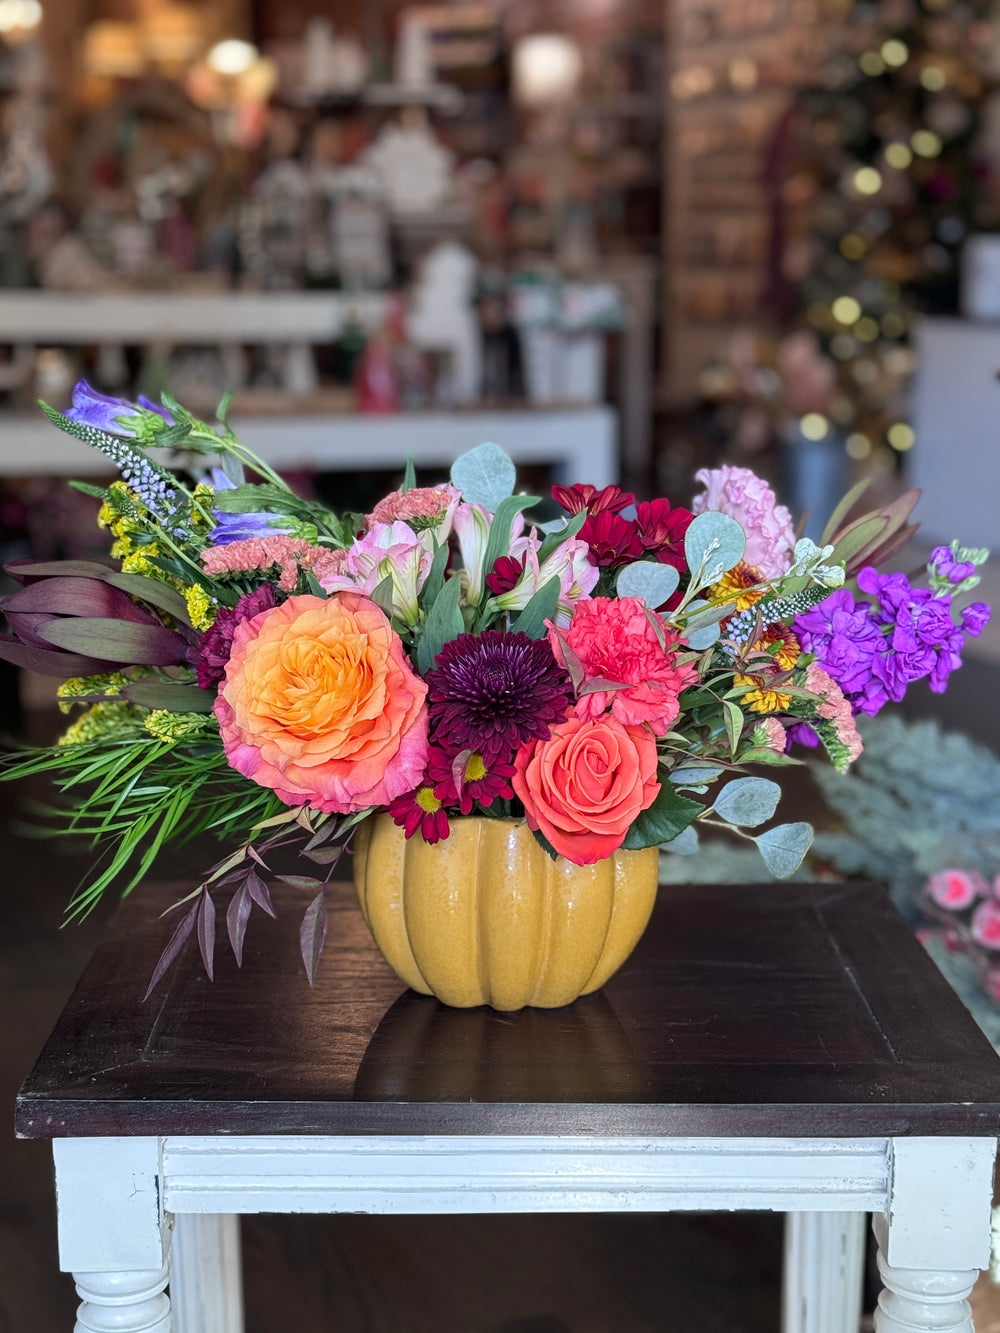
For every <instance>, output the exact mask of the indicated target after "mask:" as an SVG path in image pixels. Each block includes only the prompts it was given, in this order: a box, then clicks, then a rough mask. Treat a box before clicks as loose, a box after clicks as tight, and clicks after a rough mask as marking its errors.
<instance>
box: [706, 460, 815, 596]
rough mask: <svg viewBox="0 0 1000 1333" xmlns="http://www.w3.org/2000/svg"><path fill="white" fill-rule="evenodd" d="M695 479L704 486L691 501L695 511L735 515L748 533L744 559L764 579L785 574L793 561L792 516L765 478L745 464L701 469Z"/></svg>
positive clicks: (793, 534) (733, 516)
mask: <svg viewBox="0 0 1000 1333" xmlns="http://www.w3.org/2000/svg"><path fill="white" fill-rule="evenodd" d="M695 480H696V481H700V482H701V484H702V485H703V486H704V487H705V490H704V492H703V493H702V494H701V495H696V496H695V497H694V500H693V501H692V504H691V509H692V511H693V512H694V513H695V514H702V513H704V512H705V510H707V509H714V510H717V511H718V512H719V513H722V514H728V515H729V516H730V518H735V519H736V521H737V523H739V524H740V526H741V527H742V529H743V531H744V532H745V533H746V537H747V546H746V551H745V552H744V556H743V559H744V560H745V561H746V562H747V564H749V565H755V566H756V567H757V569H759V570H760V572H761V573H762V574H763V575H764V577H765V578H768V579H774V578H778V577H779V575H781V574H784V573H785V571H786V570H787V569H788V567H789V565H790V564H791V563H792V555H793V552H794V550H795V530H794V528H793V526H792V516H791V514H790V513H789V512H788V510H787V509H786V508H785V506H784V505H780V504H778V503H777V501H776V499H775V495H774V492H773V491H772V490H771V488H770V486H768V484H767V482H766V481H762V480H761V478H760V477H758V476H756V475H755V473H753V472H751V471H750V470H749V468H745V467H728V466H726V467H720V468H702V469H701V471H700V472H696V473H695Z"/></svg>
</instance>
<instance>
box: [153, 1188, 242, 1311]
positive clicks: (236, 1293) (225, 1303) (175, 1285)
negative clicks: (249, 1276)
mask: <svg viewBox="0 0 1000 1333" xmlns="http://www.w3.org/2000/svg"><path fill="white" fill-rule="evenodd" d="M170 1305H171V1308H172V1310H173V1316H174V1323H173V1328H172V1330H171V1333H243V1273H242V1266H241V1262H240V1219H239V1218H238V1217H237V1216H236V1215H235V1214H232V1213H177V1214H176V1215H175V1217H174V1238H173V1242H172V1244H171V1247H170Z"/></svg>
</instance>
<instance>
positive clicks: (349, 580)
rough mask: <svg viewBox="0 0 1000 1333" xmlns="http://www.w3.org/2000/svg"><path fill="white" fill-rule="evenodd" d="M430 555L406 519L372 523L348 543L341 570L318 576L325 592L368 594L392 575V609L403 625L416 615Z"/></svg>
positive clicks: (416, 617) (428, 570) (414, 622)
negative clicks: (362, 533) (366, 529)
mask: <svg viewBox="0 0 1000 1333" xmlns="http://www.w3.org/2000/svg"><path fill="white" fill-rule="evenodd" d="M432 559H433V556H432V554H431V552H430V551H429V550H428V549H427V545H426V544H425V543H424V542H422V541H421V540H420V537H419V536H418V535H417V533H415V532H414V531H413V529H412V528H411V527H410V526H409V524H407V523H402V522H397V523H374V524H373V525H372V527H371V528H370V529H369V530H368V532H366V533H365V535H364V536H363V537H359V538H358V540H357V541H356V542H355V543H354V545H353V546H350V547H348V551H347V560H346V562H345V564H344V571H343V573H342V574H332V575H328V576H327V577H326V578H321V579H320V585H321V587H322V588H323V590H324V591H325V592H361V593H364V594H366V596H369V597H370V596H371V595H372V593H373V592H374V591H375V589H376V588H377V587H378V585H379V584H380V583H381V582H382V580H383V579H385V578H386V577H389V578H391V579H392V613H393V615H394V616H396V617H398V618H399V619H400V620H402V621H403V622H404V623H405V624H407V625H415V624H416V623H417V620H418V619H419V616H420V609H419V606H418V603H417V598H418V596H419V594H420V589H421V588H422V587H423V586H424V583H425V581H426V579H427V575H428V574H429V573H430V568H431V561H432Z"/></svg>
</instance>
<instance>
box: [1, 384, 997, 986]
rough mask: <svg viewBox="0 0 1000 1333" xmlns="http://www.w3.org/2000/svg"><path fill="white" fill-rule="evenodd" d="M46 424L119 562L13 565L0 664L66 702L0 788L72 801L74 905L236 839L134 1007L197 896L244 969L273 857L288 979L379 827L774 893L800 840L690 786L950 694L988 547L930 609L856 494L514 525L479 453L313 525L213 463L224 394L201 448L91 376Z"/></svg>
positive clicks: (841, 758)
mask: <svg viewBox="0 0 1000 1333" xmlns="http://www.w3.org/2000/svg"><path fill="white" fill-rule="evenodd" d="M43 408H44V410H45V411H46V413H47V415H48V416H49V418H50V419H51V420H52V421H53V423H54V424H55V425H56V426H58V427H60V428H61V429H63V430H65V431H67V432H69V433H70V434H71V435H74V436H76V437H77V438H79V439H81V440H83V441H85V442H86V443H88V444H90V445H92V446H94V447H95V448H97V449H99V450H100V451H101V452H102V453H103V454H104V455H105V456H106V457H107V458H108V459H109V460H110V461H111V462H113V463H114V464H115V465H116V466H117V468H118V470H119V471H120V474H121V479H120V480H118V481H115V482H112V484H111V485H110V486H108V487H106V488H97V487H88V486H84V485H82V484H81V483H75V484H76V485H77V486H78V488H79V489H82V490H85V491H88V492H89V493H92V494H95V495H97V496H99V498H100V499H101V502H102V508H101V516H100V522H101V523H102V524H103V525H104V526H106V527H107V528H109V529H110V532H111V534H112V536H113V538H114V546H113V548H112V555H111V558H110V559H109V560H107V561H80V560H76V561H56V562H40V561H31V560H28V561H16V562H13V563H12V564H10V565H8V566H7V572H8V573H9V574H10V575H11V576H12V577H13V578H14V579H16V580H17V581H18V582H19V583H20V584H21V585H22V587H21V588H20V590H19V591H17V592H15V593H13V594H11V595H9V596H7V597H5V598H3V599H0V607H2V610H3V612H4V615H5V617H6V620H7V623H8V627H9V633H8V634H7V635H6V636H5V637H3V639H2V640H0V655H2V656H3V657H5V658H6V659H7V660H9V661H11V662H14V663H17V664H19V665H22V666H25V667H28V668H30V669H33V670H36V671H42V672H48V673H51V674H53V675H57V676H60V677H63V678H64V683H63V684H62V685H61V686H60V690H59V693H60V697H61V700H62V703H63V705H64V706H65V707H66V708H67V709H69V708H71V707H73V706H76V705H79V706H81V707H82V708H83V710H84V711H83V712H82V714H81V715H80V716H79V717H78V718H77V720H75V721H74V722H73V723H72V724H71V725H70V727H69V729H68V731H67V732H66V734H65V735H64V736H63V737H62V738H61V740H60V742H59V743H58V744H57V745H56V746H54V747H52V748H50V749H44V750H38V751H31V752H28V753H27V754H26V755H18V756H14V757H13V759H12V760H11V761H10V762H9V763H8V764H7V766H6V769H5V772H4V776H7V777H16V776H24V775H27V774H32V773H39V772H46V773H50V774H52V775H53V776H54V778H55V781H56V784H57V786H58V787H59V788H60V790H61V791H62V793H63V794H64V795H65V796H67V797H68V798H69V799H70V801H71V802H72V810H71V813H70V815H69V818H68V819H66V820H65V821H64V822H63V824H62V825H61V829H62V831H66V832H70V833H75V834H83V835H86V836H87V837H89V838H91V839H93V840H94V841H95V843H97V844H98V845H99V846H101V847H105V848H106V849H107V854H106V859H105V861H104V863H103V864H99V865H98V868H97V870H96V871H95V875H94V878H93V880H92V881H91V882H90V883H89V884H87V885H86V886H84V888H82V889H81V891H80V892H79V893H78V894H77V895H76V897H75V898H74V900H73V902H72V904H71V908H70V910H71V914H72V913H80V912H84V911H86V910H88V909H89V908H90V907H91V906H92V905H93V904H94V903H95V902H96V901H97V900H98V899H99V897H100V896H101V894H102V893H103V892H104V891H105V889H106V888H107V887H108V886H109V885H110V884H112V883H114V882H120V883H122V885H123V889H124V891H125V892H128V891H129V890H130V889H131V888H132V887H134V886H135V884H137V883H138V882H139V880H140V879H141V878H142V877H143V875H145V873H146V872H147V871H148V869H149V868H150V866H151V865H152V863H153V861H154V860H155V858H156V856H157V855H158V853H159V852H160V850H161V849H162V848H163V847H164V846H165V845H166V844H168V843H170V842H172V841H175V840H178V839H184V838H189V837H191V836H193V835H195V834H198V833H202V832H205V831H212V832H214V833H215V834H217V835H219V836H220V837H228V838H231V839H235V841H236V842H237V844H238V845H237V846H236V847H235V849H234V850H232V851H231V852H230V853H228V854H227V855H226V856H224V857H223V859H222V860H220V861H219V862H218V864H216V865H215V866H214V867H212V868H211V869H210V871H209V872H208V874H207V875H206V877H205V879H204V881H203V882H202V883H201V884H200V885H199V886H198V887H197V888H196V889H195V890H194V891H193V893H192V894H191V895H190V896H189V897H188V898H186V899H184V900H183V901H182V902H181V903H179V904H176V909H177V910H178V912H179V913H180V916H179V920H178V924H177V926H176V928H175V930H174V933H173V936H172V937H171V939H170V941H169V943H168V945H167V947H166V949H165V950H164V953H163V956H162V957H161V959H160V963H159V964H158V966H157V969H156V971H155V973H154V976H153V979H152V982H151V987H152V985H155V983H156V982H157V981H158V979H159V977H160V976H162V975H163V972H164V971H165V970H166V968H167V967H168V966H169V964H170V963H171V962H172V961H173V959H174V958H175V957H176V956H177V954H178V952H179V951H180V949H181V947H182V945H183V944H184V942H185V940H186V939H187V938H188V937H189V936H190V935H191V934H193V933H196V934H197V938H198V941H199V944H200V946H201V952H202V957H203V959H204V962H205V966H206V968H207V970H208V971H209V974H210V975H211V971H212V956H213V948H214V940H215V920H216V906H215V901H214V899H213V896H212V895H213V893H214V892H216V891H218V890H220V889H224V890H226V891H227V892H228V893H229V894H230V900H229V905H228V909H227V926H228V933H229V938H230V942H231V944H232V948H233V951H234V953H235V955H236V958H237V961H239V960H240V958H241V956H242V949H243V941H244V936H245V931H246V928H247V921H248V918H249V917H250V915H251V912H252V909H253V908H254V907H255V906H256V907H257V908H259V909H260V910H262V911H264V912H265V913H271V914H272V915H273V911H274V909H273V906H272V903H271V899H270V895H269V892H268V888H267V883H266V880H265V875H268V874H270V870H269V867H268V857H269V856H271V854H272V853H274V852H276V851H277V849H279V848H282V847H292V848H295V849H297V850H298V851H300V853H301V855H302V857H303V858H304V859H305V860H306V861H308V862H309V863H310V867H314V868H315V873H313V874H295V875H286V876H281V878H283V879H285V880H286V881H287V882H289V883H291V884H293V885H295V886H297V887H299V888H301V889H303V890H307V891H308V892H309V893H310V904H309V907H308V908H307V910H306V912H305V915H304V919H303V926H302V949H303V956H304V958H305V962H306V969H307V972H308V973H309V975H310V978H311V977H312V975H313V972H314V969H315V966H316V962H317V959H318V957H319V953H320V951H321V949H322V945H323V939H324V934H325V898H324V892H325V885H326V883H327V882H328V881H329V879H330V877H331V875H332V873H333V870H334V868H335V866H336V864H337V862H338V860H339V858H340V856H341V855H342V853H343V851H344V849H345V847H346V846H347V845H348V843H349V841H350V837H351V833H352V830H354V829H355V828H356V827H357V826H358V824H359V823H360V822H361V821H362V820H365V819H367V818H369V817H370V816H372V815H373V814H375V813H377V812H388V813H389V815H391V817H392V818H393V819H394V820H395V821H396V823H397V824H399V825H401V826H402V827H403V829H404V830H405V833H406V836H408V837H421V838H423V839H425V840H426V841H427V842H430V843H433V842H435V841H438V840H440V839H443V838H446V837H447V836H448V833H449V827H450V823H451V821H453V820H454V819H456V818H460V817H462V816H465V815H469V814H472V813H477V814H485V815H487V816H506V817H516V818H523V819H524V820H526V821H527V823H528V825H529V827H530V828H531V829H532V831H533V832H534V834H535V836H536V838H537V839H538V840H539V842H540V843H541V844H542V845H543V846H544V847H545V848H546V849H547V850H548V851H549V853H550V854H552V855H554V856H555V855H559V856H564V857H566V858H568V859H569V860H571V861H573V862H575V863H576V864H581V865H583V864H590V863H593V862H595V861H597V860H600V859H602V858H604V857H607V856H609V855H611V854H612V853H613V852H615V851H616V850H617V849H619V848H625V849H630V848H635V849H638V848H643V847H649V846H654V845H658V844H672V845H673V846H676V847H678V848H680V847H682V846H683V845H684V843H685V840H687V841H688V842H689V841H690V839H691V838H692V837H693V836H694V835H693V827H694V825H695V823H696V821H708V822H710V823H711V822H716V823H719V822H721V823H724V824H725V825H726V826H727V827H729V828H730V829H732V830H733V831H735V832H737V833H738V834H739V835H740V836H742V837H745V838H749V839H751V840H752V841H753V842H755V843H756V845H757V847H758V848H759V850H760V852H761V854H762V855H763V858H764V861H765V863H766V864H767V866H768V868H769V870H770V871H771V872H772V873H774V874H776V875H778V876H785V875H789V874H792V873H793V872H794V871H795V869H796V867H797V866H798V865H799V863H800V861H801V860H802V857H803V856H804V854H805V852H806V850H807V848H808V846H809V843H810V840H811V837H812V830H811V828H810V827H809V826H808V825H806V824H786V825H778V826H772V827H771V828H768V829H766V830H764V831H763V832H760V833H755V834H751V833H745V832H744V830H745V829H754V828H760V827H761V826H762V825H764V824H766V823H768V822H769V821H770V819H771V817H772V816H773V814H774V812H775V809H776V806H777V801H778V797H779V795H780V789H779V788H778V786H777V784H775V783H773V782H771V781H769V780H767V779H765V778H762V777H758V776H751V777H737V778H736V779H735V780H732V781H728V782H725V783H723V784H722V785H721V786H720V787H719V788H718V789H717V790H715V794H714V796H710V795H709V794H710V793H712V792H713V789H715V784H716V783H718V782H719V781H720V779H723V778H725V777H728V776H731V775H733V774H739V773H741V772H742V771H743V770H744V769H745V768H746V767H748V766H752V765H756V764H763V765H781V764H790V763H795V762H798V760H797V759H796V758H795V757H794V755H793V754H790V753H789V750H790V748H791V746H792V744H793V743H794V742H795V741H804V742H806V743H807V744H811V745H813V746H818V745H822V746H823V747H824V749H825V751H826V753H827V754H828V756H829V758H830V759H831V761H832V763H833V765H834V766H835V767H836V768H837V769H838V770H843V769H845V768H846V767H847V766H848V765H849V764H850V763H851V762H852V760H853V759H854V758H856V756H857V755H858V753H859V752H860V750H861V741H860V738H859V736H858V732H857V728H856V726H855V716H856V714H858V713H859V712H865V713H874V712H877V711H878V710H879V709H880V708H881V707H882V706H883V705H884V704H885V703H886V702H888V701H889V700H897V699H899V698H900V697H901V695H902V692H903V691H904V690H905V688H906V686H907V684H908V683H909V682H911V681H912V680H916V679H919V678H921V677H926V676H929V677H930V681H931V686H932V688H934V689H941V688H943V687H944V684H945V681H946V678H947V677H948V675H949V673H950V672H951V671H952V670H954V669H955V668H956V667H957V666H959V665H960V653H961V649H962V646H963V643H964V638H965V636H966V635H967V634H977V633H979V632H980V630H981V629H982V627H983V625H984V624H985V623H986V620H987V617H988V610H987V608H986V607H985V606H983V605H981V604H973V605H972V606H968V607H966V608H965V610H963V611H962V612H961V614H960V615H957V614H956V612H955V611H954V609H953V607H952V598H953V596H954V595H955V594H956V593H957V592H964V591H966V590H967V589H968V588H969V587H971V586H972V585H973V583H974V582H975V580H976V576H975V565H976V564H977V563H979V562H980V561H981V560H983V559H985V552H965V551H962V550H960V549H959V548H958V547H957V546H956V547H952V548H939V549H938V550H937V551H935V553H934V555H933V557H932V560H931V564H930V566H929V567H928V571H927V573H928V586H927V587H919V588H917V587H914V586H913V584H912V583H911V582H910V581H909V579H908V578H906V576H904V575H901V574H888V575H887V574H880V573H879V572H878V568H877V567H878V565H879V564H880V563H882V562H883V561H884V560H886V559H888V557H889V556H891V555H892V554H894V553H895V552H896V551H897V550H899V549H900V548H901V547H902V546H903V545H904V544H905V543H906V541H907V540H908V539H909V537H910V536H911V534H912V532H913V530H914V529H913V527H912V526H911V525H910V524H909V523H908V518H909V515H910V512H911V511H912V508H913V506H914V503H915V501H916V493H909V494H907V495H905V496H903V497H901V498H900V499H899V500H897V501H896V502H894V503H893V504H889V505H886V506H883V507H882V508H880V509H878V510H876V511H874V512H872V513H868V514H864V515H862V516H861V517H859V518H853V519H852V518H851V517H850V515H851V512H852V509H853V507H854V506H855V504H856V502H857V500H858V498H859V494H860V491H859V490H858V489H857V488H856V489H855V491H853V492H851V493H850V494H849V495H848V496H846V497H845V499H844V501H843V502H842V504H841V505H840V506H838V508H837V510H836V511H835V513H834V514H833V515H832V516H831V518H830V521H829V523H828V525H827V529H826V531H825V533H824V534H823V538H822V541H821V543H820V544H818V545H817V544H815V543H813V542H812V541H809V540H798V541H797V540H796V538H795V533H794V530H793V526H792V520H791V516H790V515H789V513H788V511H787V510H786V509H785V508H784V507H783V506H781V505H778V504H777V503H776V500H775V497H774V495H773V493H772V492H771V490H770V489H769V488H768V487H767V485H766V484H765V483H764V482H763V481H761V480H760V479H759V478H757V477H755V476H754V475H753V474H752V473H750V472H748V471H746V470H744V469H740V468H731V467H724V468H721V469H717V470H713V471H704V472H700V473H699V474H698V480H699V481H700V482H701V483H702V485H703V490H702V492H701V493H700V494H699V495H698V496H697V497H696V499H695V501H694V502H693V505H692V508H691V509H690V510H688V509H684V508H681V507H678V506H673V505H671V504H670V503H669V502H668V501H667V500H665V499H657V500H653V501H648V502H641V503H638V504H636V503H635V501H634V497H633V496H631V495H628V494H626V493H624V492H622V491H621V490H619V489H618V488H617V487H614V486H608V487H605V488H604V489H602V490H596V489H595V488H594V487H592V486H587V485H571V486H561V485H560V486H555V487H554V488H553V492H552V495H553V499H554V501H555V504H556V509H557V517H556V518H554V519H553V520H551V521H549V522H544V523H540V522H538V521H535V520H534V519H533V518H532V516H531V513H530V511H531V510H533V509H534V508H536V507H537V505H538V504H539V501H538V499H537V498H535V497H531V496H526V495H521V494H516V493H515V472H514V467H513V464H512V463H511V461H510V459H509V458H508V457H507V455H506V454H505V453H503V451H502V450H500V449H499V448H497V447H496V446H494V445H480V446H479V447H478V448H475V449H472V450H471V451H470V452H469V453H467V454H465V455H463V456H462V457H461V458H459V459H458V460H456V462H455V464H454V465H453V467H452V469H451V480H450V482H449V483H448V484H445V485H438V486H430V487H426V486H417V485H416V478H415V475H414V471H413V468H412V465H408V466H407V469H406V475H405V479H404V481H403V485H402V486H401V488H400V489H399V490H398V491H396V492H394V493H392V494H391V495H388V496H386V497H385V498H384V499H383V500H381V501H380V502H379V503H378V504H377V505H376V506H375V508H374V510H373V511H372V512H371V513H370V514H368V515H361V514H350V513H348V514H341V515H338V514H335V513H333V512H331V511H330V510H329V509H328V508H326V507H325V506H323V505H321V504H319V503H317V502H315V501H306V500H302V499H300V498H299V497H297V496H296V495H295V494H294V493H293V492H292V491H291V490H290V489H289V487H288V486H287V485H286V484H285V482H284V481H283V480H282V479H281V478H280V477H279V476H278V475H277V474H275V473H274V472H273V471H272V470H271V468H270V467H269V466H268V465H267V464H266V463H265V462H264V461H263V460H261V459H260V458H258V457H256V456H255V455H253V454H252V453H251V452H250V451H249V450H248V449H246V448H245V447H244V446H243V445H242V444H241V443H240V441H239V440H238V438H237V437H236V436H235V434H234V433H233V431H232V430H231V429H230V427H229V426H228V424H227V421H226V411H227V403H226V402H225V401H224V402H223V403H222V404H221V405H220V408H219V412H218V426H217V427H213V426H211V425H209V424H207V423H205V422H203V421H200V420H198V419H197V418H195V417H194V416H192V415H191V414H190V413H189V412H187V411H186V410H185V409H184V408H183V407H182V406H181V405H180V404H179V403H178V402H177V401H176V400H175V399H174V398H173V397H172V396H170V395H168V394H165V395H164V396H163V404H162V406H160V407H157V406H155V405H154V404H152V403H150V402H148V401H147V400H144V399H140V401H139V402H138V403H131V402H126V401H122V400H118V399H113V398H108V397H106V396H104V395H102V394H99V393H96V392H95V391H94V390H93V389H91V388H90V387H89V386H88V385H87V384H85V383H80V384H78V385H77V386H76V388H75V390H74V393H73V403H72V406H71V408H70V409H69V410H68V411H67V412H66V413H61V412H58V411H56V410H54V409H52V408H50V407H48V406H46V405H45V404H43ZM164 451H167V452H166V454H165V456H166V458H167V459H168V461H169V466H168V465H167V464H166V463H164V462H161V461H160V458H161V457H163V456H164ZM248 478H251V479H248ZM706 797H707V798H708V799H706Z"/></svg>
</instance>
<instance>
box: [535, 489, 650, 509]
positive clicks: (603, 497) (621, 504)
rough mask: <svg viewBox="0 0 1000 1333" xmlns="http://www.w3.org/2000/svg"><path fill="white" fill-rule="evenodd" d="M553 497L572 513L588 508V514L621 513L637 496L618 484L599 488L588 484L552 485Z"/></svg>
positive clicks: (633, 502)
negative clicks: (622, 488)
mask: <svg viewBox="0 0 1000 1333" xmlns="http://www.w3.org/2000/svg"><path fill="white" fill-rule="evenodd" d="M552 498H553V500H555V502H556V503H557V504H560V505H562V507H563V509H566V510H568V511H569V512H570V513H571V514H579V513H580V512H581V511H582V510H584V509H586V511H587V513H588V514H604V513H611V514H620V513H621V511H622V510H623V509H627V508H628V506H629V505H630V504H635V496H634V495H631V494H630V493H629V492H628V491H623V490H621V489H620V488H619V487H617V486H605V487H604V488H603V489H602V490H598V489H597V487H596V486H590V485H587V484H584V485H580V484H577V485H575V486H559V485H555V486H553V487H552Z"/></svg>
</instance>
